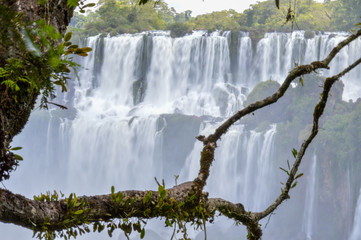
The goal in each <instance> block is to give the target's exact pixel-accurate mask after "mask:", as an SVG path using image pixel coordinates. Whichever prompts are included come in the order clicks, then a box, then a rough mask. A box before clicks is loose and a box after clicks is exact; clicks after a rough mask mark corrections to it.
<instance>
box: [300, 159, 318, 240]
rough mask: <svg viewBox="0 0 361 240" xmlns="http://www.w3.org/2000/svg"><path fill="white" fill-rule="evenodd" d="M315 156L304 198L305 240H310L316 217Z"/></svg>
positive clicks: (303, 225)
mask: <svg viewBox="0 0 361 240" xmlns="http://www.w3.org/2000/svg"><path fill="white" fill-rule="evenodd" d="M317 176H318V174H317V156H316V155H314V156H313V159H312V165H311V169H310V177H309V179H308V183H307V190H306V198H305V211H304V215H303V223H302V231H303V232H304V233H305V234H306V239H307V240H312V239H314V238H312V235H313V232H314V230H315V229H316V228H315V217H316V207H315V203H316V199H315V197H316V196H315V195H316V193H317V188H316V181H317Z"/></svg>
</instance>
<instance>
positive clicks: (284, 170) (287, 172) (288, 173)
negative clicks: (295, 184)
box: [280, 167, 290, 175]
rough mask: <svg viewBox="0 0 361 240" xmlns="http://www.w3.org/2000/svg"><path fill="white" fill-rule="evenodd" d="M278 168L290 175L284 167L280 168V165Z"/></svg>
mask: <svg viewBox="0 0 361 240" xmlns="http://www.w3.org/2000/svg"><path fill="white" fill-rule="evenodd" d="M280 169H281V170H282V171H284V172H285V173H287V175H290V173H289V172H288V171H287V170H286V169H284V168H281V167H280Z"/></svg>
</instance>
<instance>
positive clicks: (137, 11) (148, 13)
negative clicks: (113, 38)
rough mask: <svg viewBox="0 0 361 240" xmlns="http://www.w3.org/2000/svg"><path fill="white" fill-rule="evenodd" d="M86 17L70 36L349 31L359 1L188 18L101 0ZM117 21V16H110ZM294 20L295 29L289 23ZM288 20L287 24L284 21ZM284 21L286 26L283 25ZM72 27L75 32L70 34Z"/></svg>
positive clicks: (78, 18)
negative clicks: (155, 31) (149, 31)
mask: <svg viewBox="0 0 361 240" xmlns="http://www.w3.org/2000/svg"><path fill="white" fill-rule="evenodd" d="M99 4H100V7H99V9H97V10H96V11H95V12H90V13H89V14H88V15H87V16H86V15H81V14H79V13H75V14H74V16H75V17H74V18H73V20H72V23H71V26H72V27H73V28H71V30H72V31H80V32H81V33H83V34H85V35H88V36H89V35H96V34H98V33H110V34H111V35H116V34H122V33H135V32H142V31H148V30H173V31H176V32H177V34H175V36H179V33H180V32H179V31H180V29H183V30H182V31H181V32H182V33H184V34H186V33H189V32H190V31H191V30H197V29H204V30H209V31H215V30H224V31H225V30H234V31H239V30H243V31H262V32H267V31H292V30H310V31H348V30H349V29H350V28H352V27H353V26H354V25H355V24H356V23H357V22H358V21H360V16H359V12H360V11H361V6H360V3H359V2H358V1H352V0H338V1H326V2H324V3H319V2H315V1H313V0H312V1H309V0H297V1H289V0H281V1H280V8H279V9H277V8H276V7H275V1H273V0H267V1H262V2H258V3H257V4H254V5H251V7H250V8H249V9H246V10H245V11H244V12H243V13H238V12H236V11H234V10H232V9H230V10H223V11H219V12H212V13H209V14H204V15H200V16H192V12H191V11H190V10H188V11H185V12H181V13H177V12H176V11H175V10H174V9H173V8H169V7H168V5H167V4H166V3H165V2H164V1H163V0H160V1H150V2H149V3H148V4H146V5H144V6H141V7H140V6H139V4H138V2H137V1H116V0H104V1H100V2H99ZM115 16H117V17H115ZM293 16H294V24H291V22H292V21H290V20H291V18H292V17H293ZM287 19H288V20H287ZM287 21H289V22H290V23H287ZM74 28H75V29H74Z"/></svg>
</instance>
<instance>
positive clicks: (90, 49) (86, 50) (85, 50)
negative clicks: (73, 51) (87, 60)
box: [80, 47, 93, 52]
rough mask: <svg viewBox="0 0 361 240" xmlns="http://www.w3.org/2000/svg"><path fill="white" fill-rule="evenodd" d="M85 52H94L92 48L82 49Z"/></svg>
mask: <svg viewBox="0 0 361 240" xmlns="http://www.w3.org/2000/svg"><path fill="white" fill-rule="evenodd" d="M80 49H81V50H82V51H83V52H90V51H92V50H93V49H92V48H90V47H83V48H80Z"/></svg>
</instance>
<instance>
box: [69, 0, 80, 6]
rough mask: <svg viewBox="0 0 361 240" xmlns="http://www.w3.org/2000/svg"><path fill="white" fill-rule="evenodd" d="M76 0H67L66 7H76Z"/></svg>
mask: <svg viewBox="0 0 361 240" xmlns="http://www.w3.org/2000/svg"><path fill="white" fill-rule="evenodd" d="M78 1H79V0H68V2H67V3H68V7H76V6H78Z"/></svg>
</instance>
